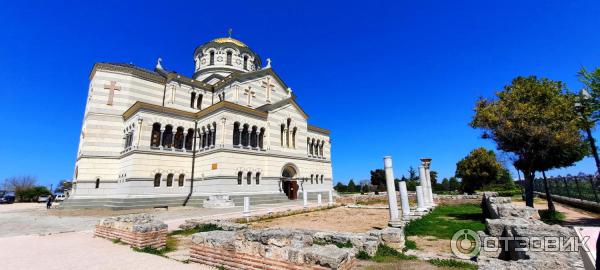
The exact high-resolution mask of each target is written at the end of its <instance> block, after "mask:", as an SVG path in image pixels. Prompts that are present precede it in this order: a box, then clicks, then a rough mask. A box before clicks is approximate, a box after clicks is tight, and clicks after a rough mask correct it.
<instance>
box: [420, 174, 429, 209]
mask: <svg viewBox="0 0 600 270" xmlns="http://www.w3.org/2000/svg"><path fill="white" fill-rule="evenodd" d="M426 172H427V171H426V170H425V167H424V166H419V181H420V182H421V190H422V192H423V203H424V205H425V208H430V207H431V206H432V205H431V202H430V201H431V200H429V189H428V188H429V185H427V177H426V176H425V174H426Z"/></svg>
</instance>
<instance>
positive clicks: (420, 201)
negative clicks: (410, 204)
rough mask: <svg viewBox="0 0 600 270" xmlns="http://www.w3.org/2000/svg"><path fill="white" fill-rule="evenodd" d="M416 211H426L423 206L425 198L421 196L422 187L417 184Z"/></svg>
mask: <svg viewBox="0 0 600 270" xmlns="http://www.w3.org/2000/svg"><path fill="white" fill-rule="evenodd" d="M416 193H417V211H419V212H423V211H427V207H425V198H423V187H422V186H417V192H416Z"/></svg>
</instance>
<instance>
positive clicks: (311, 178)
mask: <svg viewBox="0 0 600 270" xmlns="http://www.w3.org/2000/svg"><path fill="white" fill-rule="evenodd" d="M313 178H314V175H312V174H311V175H310V184H311V185H312V184H314V183H313Z"/></svg>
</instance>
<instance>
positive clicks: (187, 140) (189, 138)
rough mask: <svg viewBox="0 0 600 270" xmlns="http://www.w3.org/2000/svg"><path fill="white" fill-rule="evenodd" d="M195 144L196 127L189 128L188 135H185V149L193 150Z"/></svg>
mask: <svg viewBox="0 0 600 270" xmlns="http://www.w3.org/2000/svg"><path fill="white" fill-rule="evenodd" d="M193 144H194V129H193V128H189V129H188V131H187V135H186V136H185V149H186V150H192V146H193Z"/></svg>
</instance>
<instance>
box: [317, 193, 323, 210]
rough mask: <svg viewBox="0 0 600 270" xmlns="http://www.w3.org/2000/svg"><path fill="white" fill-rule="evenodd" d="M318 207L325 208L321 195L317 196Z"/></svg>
mask: <svg viewBox="0 0 600 270" xmlns="http://www.w3.org/2000/svg"><path fill="white" fill-rule="evenodd" d="M317 206H318V207H321V206H323V201H321V193H319V194H317Z"/></svg>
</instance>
